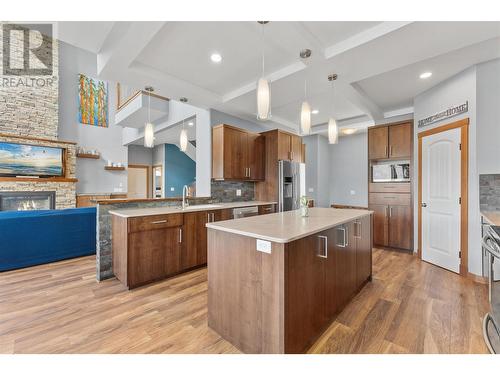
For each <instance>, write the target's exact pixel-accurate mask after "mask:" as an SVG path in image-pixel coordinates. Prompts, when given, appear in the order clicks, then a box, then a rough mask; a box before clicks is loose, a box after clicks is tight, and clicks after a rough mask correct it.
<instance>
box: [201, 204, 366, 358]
mask: <svg viewBox="0 0 500 375" xmlns="http://www.w3.org/2000/svg"><path fill="white" fill-rule="evenodd" d="M206 226H207V228H208V325H209V327H210V328H212V329H213V330H215V331H216V332H217V333H219V334H220V335H221V336H222V337H223V338H225V339H226V340H228V341H229V342H231V343H232V344H233V345H235V346H236V347H237V348H239V349H240V350H242V351H243V352H245V353H304V352H306V351H307V349H308V348H309V347H310V346H311V345H312V344H313V343H314V341H315V340H316V339H317V338H318V337H319V336H320V335H321V333H322V332H323V331H324V330H325V329H326V328H327V327H328V325H329V324H330V323H331V321H332V320H333V319H334V318H335V316H336V315H337V314H338V313H339V312H340V311H341V310H342V308H343V307H344V306H345V305H346V304H347V303H348V302H349V301H350V300H351V299H352V297H353V296H354V295H355V294H356V293H357V292H358V291H359V290H360V289H361V288H362V287H363V285H364V284H365V283H366V282H367V281H369V280H371V274H372V256H371V254H372V243H373V240H372V212H371V211H368V210H354V209H332V208H311V209H309V215H308V216H307V217H303V216H302V215H301V212H300V210H297V211H288V212H280V213H275V214H270V215H265V216H256V217H248V218H242V219H238V220H230V221H221V222H216V223H208V224H206Z"/></svg>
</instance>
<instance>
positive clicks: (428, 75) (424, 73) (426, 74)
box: [420, 72, 432, 79]
mask: <svg viewBox="0 0 500 375" xmlns="http://www.w3.org/2000/svg"><path fill="white" fill-rule="evenodd" d="M431 75H432V73H431V72H423V73H422V74H420V79H426V78H429V77H430V76H431Z"/></svg>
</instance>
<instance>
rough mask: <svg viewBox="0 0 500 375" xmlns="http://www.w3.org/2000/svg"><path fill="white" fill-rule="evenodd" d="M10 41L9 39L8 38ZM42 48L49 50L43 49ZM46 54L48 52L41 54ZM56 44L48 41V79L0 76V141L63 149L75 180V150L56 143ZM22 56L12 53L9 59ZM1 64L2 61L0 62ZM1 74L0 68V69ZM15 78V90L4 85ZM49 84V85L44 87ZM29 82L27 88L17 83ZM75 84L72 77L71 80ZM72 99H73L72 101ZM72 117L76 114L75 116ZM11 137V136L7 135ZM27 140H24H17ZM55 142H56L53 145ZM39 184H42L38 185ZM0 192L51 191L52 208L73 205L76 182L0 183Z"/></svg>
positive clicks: (18, 45)
mask: <svg viewBox="0 0 500 375" xmlns="http://www.w3.org/2000/svg"><path fill="white" fill-rule="evenodd" d="M1 26H2V23H0V40H2V41H3V29H2V27H1ZM9 39H10V38H9ZM13 43H16V44H15V45H11V46H10V47H11V48H14V49H16V50H18V51H21V48H22V45H21V41H20V40H16V39H13ZM46 48H50V46H47V47H46ZM45 52H46V53H49V52H50V49H49V50H47V51H45ZM58 54H59V43H58V41H57V40H53V41H52V58H53V60H52V66H53V74H52V76H39V77H38V76H2V77H1V79H2V81H1V84H0V141H1V142H12V143H22V144H29V145H38V146H52V147H63V148H65V149H66V165H65V168H66V170H65V176H64V177H66V178H75V177H76V174H75V172H76V171H75V169H76V147H75V145H74V144H71V143H65V142H57V134H58V119H59V116H58V113H59V108H58V104H59V103H58V99H59V82H58V77H59V56H58ZM21 55H22V54H13V55H12V56H13V57H16V56H21ZM0 60H1V61H0V64H3V59H0ZM0 73H3V66H1V67H0ZM10 78H15V79H16V82H18V84H17V86H16V87H12V86H11V85H7V86H6V85H5V83H4V80H5V79H7V80H8V79H10ZM33 78H35V79H36V78H41V80H40V82H42V81H43V82H45V83H44V85H43V86H42V85H38V86H37V85H33V84H32V83H33V80H32V79H33ZM49 80H50V81H51V83H52V84H51V85H49V84H47V82H48V81H49ZM19 82H28V83H30V82H31V85H29V84H28V85H26V84H19ZM75 84H76V78H75ZM75 100H76V99H75ZM75 116H76V114H75ZM10 135H12V137H11V136H10ZM20 137H27V138H20ZM54 141H56V142H54ZM42 181H43V182H42ZM0 191H55V192H56V209H62V208H71V207H75V206H76V183H75V182H66V181H65V182H54V181H48V180H47V181H44V180H43V179H40V181H33V180H30V181H23V180H22V179H21V178H19V179H18V180H17V181H0Z"/></svg>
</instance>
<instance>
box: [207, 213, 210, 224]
mask: <svg viewBox="0 0 500 375" xmlns="http://www.w3.org/2000/svg"><path fill="white" fill-rule="evenodd" d="M207 222H208V223H210V212H207Z"/></svg>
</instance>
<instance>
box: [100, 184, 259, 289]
mask: <svg viewBox="0 0 500 375" xmlns="http://www.w3.org/2000/svg"><path fill="white" fill-rule="evenodd" d="M254 188H255V184H254V183H253V182H237V181H212V197H211V198H196V200H194V201H192V202H191V204H207V203H218V202H224V203H227V202H242V201H251V200H254V196H255V195H254V190H255V189H254ZM236 189H241V196H240V197H237V196H236ZM179 204H180V200H157V201H149V202H130V203H115V204H98V205H97V244H96V248H97V280H104V279H108V278H110V277H113V258H112V249H111V215H110V214H109V211H113V210H122V209H130V208H148V207H172V206H178V205H179Z"/></svg>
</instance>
